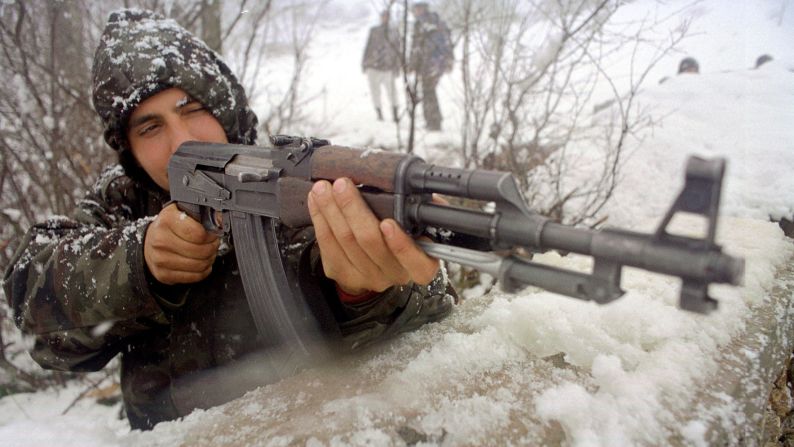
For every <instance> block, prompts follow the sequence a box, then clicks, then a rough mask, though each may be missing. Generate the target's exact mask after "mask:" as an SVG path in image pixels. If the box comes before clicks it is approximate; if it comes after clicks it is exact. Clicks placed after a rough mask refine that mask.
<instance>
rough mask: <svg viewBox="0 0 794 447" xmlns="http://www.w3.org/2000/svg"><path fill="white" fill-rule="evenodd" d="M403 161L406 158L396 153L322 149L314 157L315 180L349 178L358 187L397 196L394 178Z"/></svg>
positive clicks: (333, 147)
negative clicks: (392, 193)
mask: <svg viewBox="0 0 794 447" xmlns="http://www.w3.org/2000/svg"><path fill="white" fill-rule="evenodd" d="M374 155H377V156H374ZM404 158H405V154H396V153H393V152H386V151H379V150H360V149H352V148H349V147H344V146H323V147H320V148H318V149H316V150H315V151H314V154H313V155H312V167H311V169H312V179H314V180H320V179H325V180H330V181H334V180H335V179H338V178H340V177H348V178H349V179H351V180H353V183H355V184H357V185H366V186H368V187H372V188H376V189H379V190H381V191H384V192H394V177H395V175H396V173H397V167H398V166H399V164H400V162H401V161H402V160H403V159H404Z"/></svg>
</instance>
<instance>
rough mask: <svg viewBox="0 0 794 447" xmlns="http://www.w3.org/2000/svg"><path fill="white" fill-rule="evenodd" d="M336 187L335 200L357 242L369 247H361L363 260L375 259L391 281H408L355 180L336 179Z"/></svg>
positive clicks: (334, 188) (372, 260) (399, 282)
mask: <svg viewBox="0 0 794 447" xmlns="http://www.w3.org/2000/svg"><path fill="white" fill-rule="evenodd" d="M333 190H334V200H335V201H336V203H337V205H338V206H339V209H340V210H341V212H342V215H343V216H344V218H345V221H346V224H347V226H348V227H349V228H350V231H351V232H352V235H353V237H354V238H355V240H356V243H357V245H356V246H357V247H366V251H364V250H361V251H362V252H363V256H362V260H361V262H362V263H363V262H370V261H371V262H373V263H374V264H375V265H376V266H377V267H378V269H379V270H380V272H381V273H382V274H383V275H384V276H385V277H386V278H388V279H389V280H390V282H392V283H397V284H403V283H405V282H407V272H405V270H404V269H403V268H402V266H401V265H400V262H399V261H398V260H397V258H395V257H394V255H393V254H392V252H391V250H389V247H388V246H387V245H386V242H385V241H384V240H383V235H382V234H381V231H380V229H379V227H378V224H379V221H378V218H377V217H375V215H374V214H373V213H372V210H370V208H369V206H368V205H367V203H366V202H365V201H364V199H363V198H362V197H361V194H360V192H359V191H358V189H357V188H356V187H355V186H354V185H353V182H352V181H350V180H349V179H346V178H340V179H337V180H336V181H335V182H334V185H333ZM349 256H350V255H349ZM351 257H352V256H351ZM354 262H355V261H354Z"/></svg>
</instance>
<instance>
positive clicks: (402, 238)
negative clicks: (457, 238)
mask: <svg viewBox="0 0 794 447" xmlns="http://www.w3.org/2000/svg"><path fill="white" fill-rule="evenodd" d="M380 230H381V231H382V232H383V238H384V239H385V240H386V244H387V245H388V246H389V249H390V250H391V251H392V253H394V256H395V257H396V258H397V259H398V260H399V262H400V264H401V265H402V266H403V267H404V268H405V270H406V271H407V272H408V275H409V276H410V278H411V280H413V281H414V282H415V283H417V284H422V285H425V284H429V283H430V282H431V281H432V280H433V278H435V276H436V274H437V273H438V269H439V268H440V264H439V261H438V260H437V259H434V258H431V257H430V256H428V255H427V254H426V253H425V252H424V251H423V250H422V249H421V248H419V246H417V245H416V244H415V243H414V241H413V239H411V237H410V236H408V235H407V234H406V233H405V232H404V231H403V230H402V229H401V228H400V226H399V225H398V224H397V222H395V221H394V220H393V219H386V220H384V221H383V222H381V223H380Z"/></svg>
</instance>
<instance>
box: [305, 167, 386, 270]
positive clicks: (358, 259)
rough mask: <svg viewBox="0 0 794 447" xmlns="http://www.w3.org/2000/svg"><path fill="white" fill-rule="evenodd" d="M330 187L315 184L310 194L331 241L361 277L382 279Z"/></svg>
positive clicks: (320, 183)
mask: <svg viewBox="0 0 794 447" xmlns="http://www.w3.org/2000/svg"><path fill="white" fill-rule="evenodd" d="M337 181H338V180H337ZM330 186H331V185H329V184H328V182H317V183H316V184H315V185H314V187H313V188H312V192H311V194H312V197H313V199H314V203H315V204H316V205H317V208H318V209H319V212H320V213H321V214H322V216H323V218H324V219H325V222H326V224H327V225H328V228H329V229H330V232H331V233H332V234H333V239H335V240H336V243H337V244H338V246H339V247H340V248H341V249H342V251H343V252H344V254H345V257H346V258H347V259H348V261H349V263H350V264H351V265H352V266H353V267H354V268H355V269H356V270H357V271H359V272H360V273H361V274H362V275H364V276H366V277H383V276H384V275H383V273H382V272H380V271H379V269H378V267H377V265H376V264H375V263H373V262H372V260H371V259H370V257H369V256H368V255H367V253H366V252H365V251H364V249H363V248H362V247H361V245H359V241H358V240H357V239H356V235H355V234H354V233H353V229H352V228H351V227H350V222H349V221H348V220H347V218H346V217H345V215H344V214H343V213H342V210H341V209H340V208H339V206H338V204H337V202H336V199H335V197H334V193H332V191H331V187H330ZM367 249H370V247H367Z"/></svg>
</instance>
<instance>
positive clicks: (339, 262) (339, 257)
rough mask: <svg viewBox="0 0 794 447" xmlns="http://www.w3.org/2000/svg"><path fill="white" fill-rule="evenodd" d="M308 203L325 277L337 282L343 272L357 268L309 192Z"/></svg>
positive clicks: (312, 194)
mask: <svg viewBox="0 0 794 447" xmlns="http://www.w3.org/2000/svg"><path fill="white" fill-rule="evenodd" d="M306 203H307V205H308V207H309V216H310V217H311V219H312V225H313V226H314V236H315V239H316V240H317V245H318V246H319V247H320V254H321V256H320V260H321V261H322V264H323V271H324V273H325V276H327V277H328V278H331V279H334V280H337V279H338V277H339V275H340V274H341V272H342V271H344V270H346V269H354V268H355V267H354V266H353V265H352V264H351V263H350V260H349V259H347V255H346V254H345V252H344V250H343V249H342V247H341V246H340V245H339V242H338V241H337V240H336V238H335V237H334V234H333V231H331V227H330V226H329V225H328V222H327V221H326V219H325V216H324V215H323V213H322V211H321V210H320V207H319V206H318V205H317V200H316V199H315V194H314V193H313V192H309V196H308V198H307V201H306Z"/></svg>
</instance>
